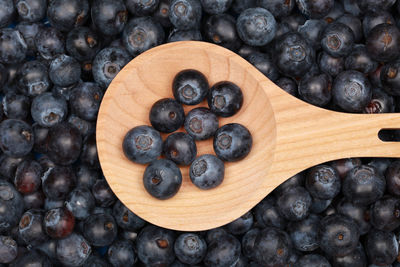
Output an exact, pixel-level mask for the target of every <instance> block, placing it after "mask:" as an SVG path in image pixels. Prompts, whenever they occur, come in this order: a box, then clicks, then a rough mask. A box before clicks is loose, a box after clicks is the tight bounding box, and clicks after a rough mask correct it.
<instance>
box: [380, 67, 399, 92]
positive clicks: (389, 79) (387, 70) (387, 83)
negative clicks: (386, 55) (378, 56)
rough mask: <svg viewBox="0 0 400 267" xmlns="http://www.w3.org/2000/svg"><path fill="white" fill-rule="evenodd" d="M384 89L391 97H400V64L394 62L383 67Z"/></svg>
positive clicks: (381, 76)
mask: <svg viewBox="0 0 400 267" xmlns="http://www.w3.org/2000/svg"><path fill="white" fill-rule="evenodd" d="M380 79H381V82H382V85H383V89H384V90H385V91H386V92H387V93H388V94H390V95H394V96H400V90H399V86H400V62H399V61H394V62H389V63H386V64H385V65H383V67H382V69H381V73H380Z"/></svg>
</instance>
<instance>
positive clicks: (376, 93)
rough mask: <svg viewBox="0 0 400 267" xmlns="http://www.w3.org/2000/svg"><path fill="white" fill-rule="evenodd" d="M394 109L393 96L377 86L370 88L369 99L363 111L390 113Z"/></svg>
mask: <svg viewBox="0 0 400 267" xmlns="http://www.w3.org/2000/svg"><path fill="white" fill-rule="evenodd" d="M394 109H395V103H394V97H393V96H391V95H388V94H387V93H386V92H385V91H383V90H382V89H380V88H379V87H377V88H374V89H373V90H372V97H371V101H370V102H369V104H368V105H367V106H366V107H365V109H364V113H370V114H371V113H390V112H394Z"/></svg>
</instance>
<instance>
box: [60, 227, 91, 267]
mask: <svg viewBox="0 0 400 267" xmlns="http://www.w3.org/2000/svg"><path fill="white" fill-rule="evenodd" d="M91 252H92V248H91V246H90V245H89V243H88V242H87V241H86V240H85V239H84V238H83V237H82V236H81V235H80V234H77V233H72V234H70V235H69V236H68V237H66V238H64V239H60V240H58V242H57V245H56V255H57V259H58V260H59V261H60V262H61V263H62V264H64V265H65V266H79V265H82V264H83V263H84V262H85V261H86V260H87V259H88V258H89V255H90V253H91Z"/></svg>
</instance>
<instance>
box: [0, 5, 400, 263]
mask: <svg viewBox="0 0 400 267" xmlns="http://www.w3.org/2000/svg"><path fill="white" fill-rule="evenodd" d="M399 28H400V0H397V1H396V0H336V1H334V0H68V1H66V0H48V1H47V0H0V101H1V105H0V267H3V266H13V267H25V266H46V267H48V266H87V267H106V266H114V267H117V266H118V267H119V266H124V267H128V266H173V267H177V266H198V267H200V266H212V267H215V266H216V267H218V266H233V267H241V266H251V267H259V266H266V267H270V266H273V267H280V266H294V267H304V266H327V267H329V266H338V267H343V266H351V267H358V266H393V267H399V266H400V257H399V241H400V161H399V160H395V159H386V158H383V159H378V158H363V159H359V158H352V159H342V160H336V161H333V162H327V163H325V164H321V165H319V166H315V167H313V168H310V169H308V170H305V171H304V172H302V173H299V174H297V175H295V176H294V177H292V178H291V179H289V180H287V181H286V182H285V183H283V184H282V185H280V186H279V187H278V188H277V189H275V190H274V191H273V192H272V193H271V194H270V195H268V196H267V197H266V198H265V199H263V200H262V201H261V202H260V203H259V204H258V205H257V206H256V207H254V208H253V209H252V210H250V211H249V212H247V213H246V214H244V215H243V216H241V217H240V218H238V219H236V220H235V221H233V222H231V223H229V224H227V225H224V226H221V227H218V228H216V229H211V230H209V231H201V232H178V231H172V230H167V229H163V228H160V227H157V226H154V225H152V224H150V223H148V222H145V221H144V220H142V219H141V218H139V217H138V216H136V215H135V214H134V213H132V212H131V211H130V210H128V209H127V207H125V206H124V205H123V204H122V203H121V202H120V201H119V200H118V199H117V198H116V196H115V195H114V194H113V192H112V191H111V189H110V187H109V186H108V184H107V182H106V180H105V179H104V177H103V175H102V172H101V169H100V165H99V161H98V158H97V150H96V138H95V124H96V119H97V113H98V109H99V106H100V103H101V100H102V97H103V95H104V92H105V90H106V88H107V87H108V85H109V83H110V82H111V81H112V79H113V78H114V77H115V76H116V75H117V74H118V72H119V71H120V70H121V69H122V68H123V67H124V66H125V65H126V64H127V63H128V62H129V61H130V60H131V59H133V58H134V57H135V56H137V55H139V54H140V53H142V52H144V51H146V50H148V49H150V48H151V47H154V46H157V45H160V44H162V43H166V42H174V41H180V40H202V41H207V42H211V43H214V44H217V45H220V46H223V47H225V48H227V49H230V50H232V51H234V52H236V53H237V54H239V55H241V56H242V57H244V58H245V59H246V60H247V61H249V62H250V63H251V64H253V65H254V66H255V67H256V68H257V69H258V70H259V71H260V72H262V73H263V74H264V75H266V76H267V77H268V78H269V79H270V80H272V81H273V82H275V83H276V84H277V85H278V86H280V87H281V88H282V89H284V90H285V91H287V92H288V93H290V94H292V95H294V96H297V97H299V98H300V99H302V100H304V101H306V102H308V103H310V104H313V105H316V106H320V107H324V108H327V109H331V110H336V111H342V112H352V113H383V112H395V111H399V110H400V102H399V98H398V97H399V96H400V31H399ZM154 77H155V78H157V77H156V74H155V76H154ZM177 82H179V81H177ZM198 86H202V85H201V84H198ZM193 88H196V86H192V89H191V88H190V87H184V88H181V90H179V87H177V88H176V89H177V90H176V92H175V91H174V98H175V99H176V100H177V101H179V103H183V104H185V105H188V104H192V103H196V102H197V101H199V100H198V99H203V98H204V96H203V95H202V93H201V92H200V91H197V90H193ZM208 97H212V96H211V94H209V95H208ZM210 101H211V103H212V104H215V107H211V108H210V110H211V109H214V108H215V109H214V110H212V112H208V110H207V109H201V108H199V109H193V110H192V111H191V112H190V113H188V114H186V116H185V118H186V119H187V118H188V117H192V118H194V121H192V123H191V124H190V123H189V124H186V125H185V122H184V123H183V124H184V127H185V131H186V133H187V135H184V137H183V136H182V134H178V135H176V134H171V139H170V140H168V142H166V143H168V145H166V147H165V149H166V150H168V151H171V155H173V154H174V152H173V149H172V148H173V147H174V144H175V142H176V140H184V143H185V144H188V146H186V147H185V149H186V148H187V149H188V151H190V149H192V148H193V146H191V145H190V144H193V143H191V142H190V141H187V140H189V139H190V138H187V136H188V135H190V136H191V138H192V139H194V140H202V139H206V138H210V137H211V136H212V134H211V132H212V131H210V132H209V131H208V129H212V128H213V127H215V125H216V121H215V120H214V119H213V114H214V115H215V114H217V115H218V116H224V115H227V114H230V113H231V112H234V111H235V109H236V107H235V106H234V105H235V104H237V103H238V102H237V100H234V101H233V104H234V105H233V106H230V107H229V108H227V109H220V108H219V107H220V105H221V103H223V101H222V99H221V98H219V97H218V96H216V97H215V98H213V99H211V100H210ZM166 103H169V102H168V101H166ZM166 103H164V104H166ZM155 115H156V116H155V118H154V119H155V120H156V121H158V119H159V117H157V116H158V115H160V114H157V113H156V114H155ZM166 115H167V117H168V116H169V114H166ZM174 116H176V118H177V119H178V118H179V116H180V114H178V113H176V114H174V115H172V117H174ZM255 119H256V118H255ZM199 120H206V121H208V122H209V124H207V126H206V127H205V128H204V129H201V128H199V123H198V121H199ZM221 129H222V128H221ZM148 130H149V129H147V128H145V129H142V131H148ZM167 130H171V129H167ZM225 130H226V131H231V130H232V129H231V128H229V127H228V128H227V129H225ZM156 132H157V131H156ZM156 132H155V133H154V134H157V133H156ZM150 133H151V134H153V132H152V131H149V134H150ZM189 133H190V134H189ZM222 136H225V135H224V134H222ZM385 138H387V139H389V140H400V134H399V132H398V131H390V132H387V133H385ZM228 139H229V138H228ZM226 141H227V139H226V138H222V139H221V140H220V144H222V145H224V144H225V142H226ZM147 145H148V139H147V138H143V139H142V140H140V146H143V147H145V146H147ZM162 150H163V147H161V151H158V152H157V153H163V151H162ZM164 153H165V152H164ZM226 156H227V155H225V154H223V155H222V157H226ZM200 157H204V158H202V160H204V161H202V160H200V161H199V163H198V164H197V165H196V166H197V167H195V169H196V170H194V172H195V173H197V172H198V170H201V169H202V168H203V167H202V166H203V165H204V163H203V162H209V158H207V157H208V156H200ZM200 157H198V158H200ZM143 159H144V160H145V161H147V159H146V158H145V157H142V160H143ZM191 160H192V158H189V159H188V158H186V157H183V158H179V161H181V162H183V163H185V164H186V163H187V162H190V161H191ZM195 160H196V159H194V161H195ZM194 161H193V162H194ZM158 164H159V165H163V164H165V162H164V161H162V162H160V163H158ZM192 164H193V163H192ZM155 167H157V166H155ZM215 168H217V167H215ZM213 169H214V168H213ZM243 179H246V177H243ZM156 180H157V179H156ZM156 180H155V182H157V181H156Z"/></svg>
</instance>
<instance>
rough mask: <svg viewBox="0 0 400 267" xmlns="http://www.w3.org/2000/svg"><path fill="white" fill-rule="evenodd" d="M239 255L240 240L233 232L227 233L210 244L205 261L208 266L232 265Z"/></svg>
mask: <svg viewBox="0 0 400 267" xmlns="http://www.w3.org/2000/svg"><path fill="white" fill-rule="evenodd" d="M239 257H240V242H239V240H238V239H237V238H236V237H235V236H233V235H231V234H225V235H222V236H221V237H220V238H219V239H216V240H214V241H212V242H210V243H209V244H208V247H207V253H206V255H205V257H204V260H203V262H204V264H205V265H206V266H215V267H222V266H232V265H233V264H234V263H235V262H236V261H237V260H238V259H239Z"/></svg>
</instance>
